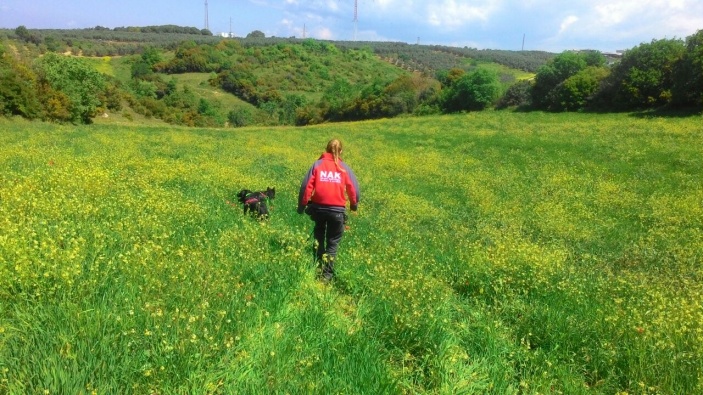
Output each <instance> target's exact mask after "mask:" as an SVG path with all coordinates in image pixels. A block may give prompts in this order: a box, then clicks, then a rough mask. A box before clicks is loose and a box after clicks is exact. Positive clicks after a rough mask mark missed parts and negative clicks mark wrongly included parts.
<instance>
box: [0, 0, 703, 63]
mask: <svg viewBox="0 0 703 395" xmlns="http://www.w3.org/2000/svg"><path fill="white" fill-rule="evenodd" d="M207 3H208V6H207V9H208V13H207V15H208V26H209V28H210V30H211V31H212V32H213V33H215V34H218V33H229V32H230V21H231V32H232V33H233V34H234V35H235V36H237V37H242V36H246V35H247V33H249V32H251V31H254V30H260V31H262V32H264V33H265V34H266V36H267V37H268V36H276V37H292V36H295V37H299V38H300V37H303V36H305V37H311V38H318V39H327V40H354V39H356V40H359V41H400V42H405V43H410V44H415V43H418V42H419V43H420V44H426V45H431V44H438V45H449V46H458V47H464V46H468V47H473V48H479V49H505V50H520V49H522V48H524V49H526V50H544V51H551V52H561V51H564V50H568V49H597V50H600V51H604V52H614V51H616V50H619V49H628V48H632V47H634V46H637V45H639V44H641V43H643V42H651V41H652V40H653V39H665V38H682V39H685V38H686V37H687V36H689V35H691V34H694V33H695V32H696V31H697V30H699V29H703V0H423V1H416V0H402V1H401V0H357V1H356V3H357V4H358V7H357V13H356V15H357V18H356V23H355V22H354V5H355V1H354V0H208V1H207ZM167 24H173V25H179V26H191V27H197V28H200V29H202V28H204V27H205V0H188V1H186V0H120V1H107V0H21V1H20V0H0V27H2V28H11V29H14V28H16V27H17V26H20V25H24V26H26V27H27V28H30V29H33V28H37V29H46V28H56V29H73V28H88V27H95V26H97V25H100V26H104V27H109V28H115V27H121V26H149V25H167ZM523 39H524V44H523Z"/></svg>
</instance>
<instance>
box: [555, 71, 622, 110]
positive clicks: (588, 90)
mask: <svg viewBox="0 0 703 395" xmlns="http://www.w3.org/2000/svg"><path fill="white" fill-rule="evenodd" d="M608 73H609V71H608V69H607V68H605V67H597V66H589V67H586V68H585V69H583V70H581V71H579V72H578V73H576V74H574V75H572V76H571V77H569V78H567V79H566V81H564V82H562V83H561V84H559V85H557V87H556V88H554V89H553V90H552V93H551V95H550V96H551V97H550V100H551V104H550V106H549V109H550V110H556V111H577V110H582V109H584V108H585V107H587V105H588V103H589V101H590V100H591V98H592V97H593V95H594V94H595V93H596V92H597V91H598V89H599V88H600V84H601V81H603V80H604V79H605V78H606V77H607V76H608Z"/></svg>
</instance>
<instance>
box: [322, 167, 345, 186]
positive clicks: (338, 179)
mask: <svg viewBox="0 0 703 395" xmlns="http://www.w3.org/2000/svg"><path fill="white" fill-rule="evenodd" d="M320 181H322V182H334V183H337V184H341V183H342V173H338V172H336V171H324V170H322V171H320Z"/></svg>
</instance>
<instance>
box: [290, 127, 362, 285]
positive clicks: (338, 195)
mask: <svg viewBox="0 0 703 395" xmlns="http://www.w3.org/2000/svg"><path fill="white" fill-rule="evenodd" d="M341 155H342V143H341V142H340V141H339V140H337V139H332V140H330V141H329V142H328V143H327V148H326V149H325V152H323V153H322V155H321V156H320V158H319V159H318V160H317V161H315V163H313V164H312V167H310V170H308V173H307V174H306V175H305V178H303V182H302V184H301V185H300V193H299V195H298V214H302V213H303V212H306V213H308V214H309V215H310V218H311V219H312V220H313V221H315V229H314V231H313V234H314V236H315V240H316V241H317V248H316V249H315V257H316V260H317V262H318V264H321V265H322V273H321V274H322V279H323V280H324V281H325V282H329V281H330V280H332V278H333V277H334V263H335V259H336V256H337V247H338V246H339V242H340V241H341V240H342V235H343V234H344V218H345V216H346V204H347V197H348V199H349V208H350V209H351V211H356V210H357V207H358V204H359V198H360V194H359V183H358V182H357V180H356V176H355V175H354V172H353V171H352V169H351V168H350V167H349V166H347V165H346V163H344V162H342V158H341ZM345 192H346V197H345V195H344V194H345ZM306 207H307V208H306Z"/></svg>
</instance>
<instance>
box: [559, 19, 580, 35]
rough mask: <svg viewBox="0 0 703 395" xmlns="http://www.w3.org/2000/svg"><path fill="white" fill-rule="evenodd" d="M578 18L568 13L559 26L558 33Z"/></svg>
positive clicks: (562, 31)
mask: <svg viewBox="0 0 703 395" xmlns="http://www.w3.org/2000/svg"><path fill="white" fill-rule="evenodd" d="M578 20H579V18H578V17H577V16H575V15H569V16H567V17H566V18H565V19H564V20H563V21H562V22H561V26H560V27H559V34H562V33H564V32H565V31H566V30H568V29H569V27H570V26H571V25H573V24H574V23H576V22H578Z"/></svg>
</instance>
